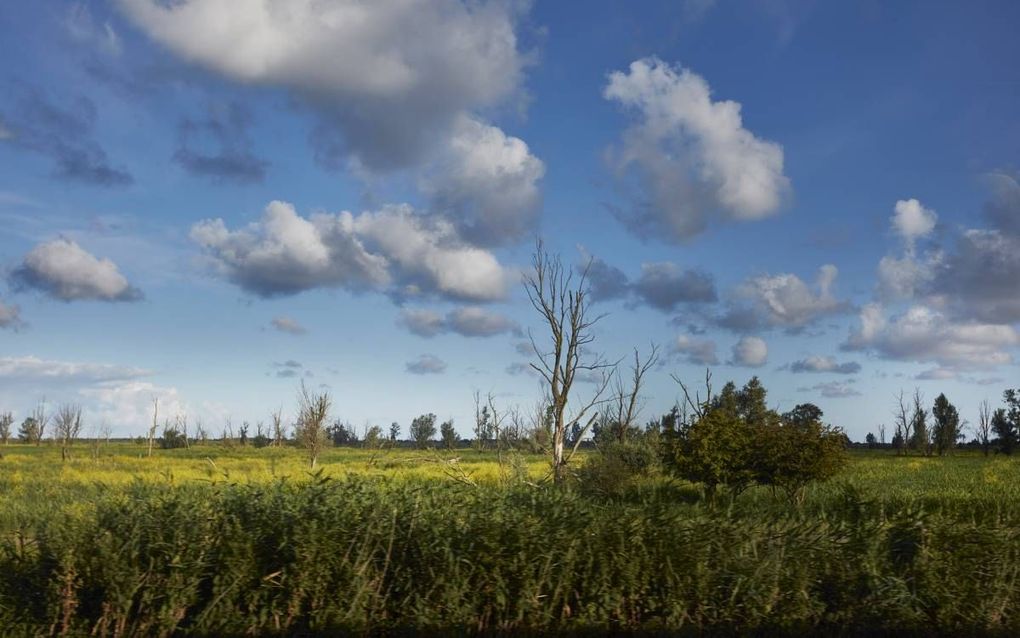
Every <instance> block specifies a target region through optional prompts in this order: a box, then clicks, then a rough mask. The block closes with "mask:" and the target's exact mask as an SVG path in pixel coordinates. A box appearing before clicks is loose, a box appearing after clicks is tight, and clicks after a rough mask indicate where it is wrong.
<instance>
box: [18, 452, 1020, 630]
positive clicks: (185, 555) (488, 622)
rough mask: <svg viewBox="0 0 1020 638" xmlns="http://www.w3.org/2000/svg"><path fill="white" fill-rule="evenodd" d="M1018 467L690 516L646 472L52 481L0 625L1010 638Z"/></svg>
mask: <svg viewBox="0 0 1020 638" xmlns="http://www.w3.org/2000/svg"><path fill="white" fill-rule="evenodd" d="M295 456H296V462H301V460H302V459H300V456H299V455H298V454H297V453H296V452H295ZM465 456H467V455H465ZM39 458H41V456H40V457H39ZM58 458H59V455H58ZM336 458H340V457H336ZM8 460H10V455H8V457H7V458H6V459H5V460H4V461H3V462H4V463H6V462H7V461H8ZM180 461H181V463H182V464H186V463H190V462H191V461H190V460H186V457H181V459H180ZM221 461H223V463H222V465H229V463H228V462H226V461H225V460H224V459H219V460H216V459H214V463H216V464H217V465H221ZM915 461H920V464H919V465H912V463H914V462H915ZM40 462H41V461H40ZM47 463H48V462H47ZM57 463H59V461H57ZM281 464H283V461H282V460H281ZM1017 467H1018V466H1017V464H1016V463H1015V462H1012V461H992V462H989V463H985V462H983V460H980V459H964V458H958V459H950V460H941V461H940V460H937V459H906V460H904V459H895V458H890V457H880V458H879V457H876V458H868V457H864V458H858V459H857V460H856V461H855V463H854V465H853V467H852V468H851V470H850V471H849V472H848V473H847V475H846V476H845V477H844V478H843V479H842V480H841V481H839V482H838V483H835V484H831V485H824V486H818V487H817V488H815V489H814V490H813V491H812V492H811V494H809V496H808V498H807V500H806V502H805V504H804V505H803V506H802V507H800V508H794V507H791V506H790V505H789V504H788V503H787V502H786V501H785V500H784V499H781V498H773V497H772V496H771V495H770V494H768V492H767V491H766V490H757V491H753V492H751V493H749V494H746V495H745V496H743V497H741V498H740V499H738V500H737V501H735V502H733V503H730V504H726V505H723V506H717V507H706V506H704V505H703V504H702V503H700V502H699V501H697V500H695V499H694V498H693V496H694V490H693V489H692V488H691V487H690V486H686V485H678V484H671V483H664V482H662V481H652V482H649V483H647V484H644V485H641V486H638V487H636V488H635V489H634V490H633V491H631V492H630V493H629V494H627V495H626V496H625V497H624V498H621V499H614V500H597V499H592V498H588V497H585V496H582V495H580V494H579V493H576V492H572V491H560V490H555V489H543V488H535V487H531V486H528V485H524V484H522V485H519V486H516V487H509V488H507V487H501V486H500V485H499V484H498V483H496V482H495V481H479V483H478V486H476V487H470V486H468V485H465V484H464V483H462V482H457V481H454V480H448V479H445V480H444V479H442V478H428V477H422V476H411V477H403V478H402V479H400V480H393V479H391V478H387V477H386V476H385V475H379V476H377V475H371V474H361V473H356V472H348V473H342V474H341V473H339V472H336V477H335V478H330V476H329V475H328V472H326V471H323V472H321V473H319V474H317V475H308V474H307V473H305V474H304V475H303V476H302V477H300V478H299V477H297V476H294V477H288V478H283V477H281V476H277V477H275V478H272V477H270V478H267V479H265V480H257V481H256V480H243V481H238V480H233V479H230V480H227V479H221V480H217V481H211V480H197V479H196V480H181V479H179V478H175V479H173V480H171V479H170V478H169V477H164V478H163V479H162V480H157V479H156V478H155V477H153V480H140V481H134V482H123V481H121V482H116V483H114V482H112V481H111V482H109V483H110V485H108V486H106V487H99V486H95V485H93V486H91V487H90V488H88V489H86V490H82V491H81V492H80V493H79V494H78V499H77V500H75V498H74V494H75V492H76V491H78V490H80V489H82V487H83V486H84V485H85V484H84V483H81V482H74V483H69V484H66V485H65V486H64V487H63V488H60V487H59V486H60V485H61V484H60V482H59V481H57V486H58V487H54V488H53V489H52V496H54V497H56V496H57V495H60V494H62V495H63V496H62V498H60V499H58V501H57V503H58V504H45V503H42V502H39V503H37V505H38V506H39V509H37V510H35V509H32V508H31V507H29V505H28V504H27V502H26V501H21V500H20V499H15V500H16V501H17V502H20V503H21V505H20V506H19V507H23V511H22V515H20V516H15V517H11V516H7V517H6V518H5V519H3V520H4V521H5V523H4V525H3V527H2V528H0V529H3V532H2V537H0V538H2V540H0V627H5V628H9V629H10V628H17V629H18V630H19V631H22V632H23V633H46V632H55V633H65V634H73V635H78V634H88V633H94V634H96V635H169V634H181V635H201V636H209V635H217V636H218V635H237V634H260V635H265V634H274V633H279V634H295V633H311V634H324V635H334V634H337V633H346V632H354V633H361V632H367V633H380V632H404V631H415V632H436V633H445V632H450V631H453V632H458V633H475V632H483V633H487V632H496V633H498V632H507V633H522V632H524V633H528V632H531V633H546V632H579V633H590V632H593V631H596V632H600V633H625V632H638V631H642V632H643V631H648V632H656V631H662V632H669V633H689V634H691V635H700V634H702V633H722V634H729V633H757V634H762V635H776V634H795V635H801V634H805V633H817V634H821V633H825V634H835V635H866V634H873V633H888V634H898V635H902V634H918V635H930V634H935V633H941V634H944V635H959V634H976V633H977V634H996V633H997V634H1002V635H1017V634H1020V499H1017V498H1015V490H1016V487H1015V479H1016V478H1017V473H1018V472H1017ZM327 469H328V468H327ZM21 471H22V472H24V471H25V470H24V468H22V470H21ZM940 475H948V476H950V477H952V476H956V477H957V478H958V481H957V482H962V483H963V485H964V487H965V489H968V490H970V491H969V494H964V493H963V492H960V491H958V489H957V488H956V486H955V483H953V482H952V481H949V480H948V479H939V478H938V477H939V476H940ZM896 477H901V478H900V479H899V481H900V482H897V481H896V480H894V479H896ZM990 477H993V478H990ZM37 480H38V479H33V478H32V477H31V476H23V477H22V479H21V481H22V483H21V487H20V488H13V487H11V485H10V483H7V484H6V485H7V487H3V485H5V484H4V483H0V499H4V497H5V496H7V495H10V494H11V493H12V492H13V491H17V490H20V489H22V488H23V487H24V484H25V483H29V484H31V483H32V482H33V481H37ZM1006 480H1010V481H1013V483H1012V485H1010V484H1008V483H1006ZM883 486H884V487H883ZM1009 494H1013V497H1009V496H1007V495H1009ZM0 502H5V503H10V502H11V501H9V500H0ZM7 507H8V506H7V505H0V510H5V509H7Z"/></svg>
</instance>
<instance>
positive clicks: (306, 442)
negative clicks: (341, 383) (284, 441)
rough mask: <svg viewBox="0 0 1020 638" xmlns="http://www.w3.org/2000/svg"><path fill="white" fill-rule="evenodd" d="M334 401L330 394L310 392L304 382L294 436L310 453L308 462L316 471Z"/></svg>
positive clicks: (299, 394)
mask: <svg viewBox="0 0 1020 638" xmlns="http://www.w3.org/2000/svg"><path fill="white" fill-rule="evenodd" d="M331 404H332V399H331V398H330V396H329V393H328V392H322V393H321V394H314V393H312V392H309V391H308V388H307V387H305V384H304V382H303V381H302V382H301V390H300V391H299V392H298V419H297V424H296V425H295V427H294V435H295V438H297V441H298V444H299V445H300V446H301V447H303V448H305V450H307V451H308V461H309V465H310V466H311V468H312V469H313V470H314V469H315V465H316V463H318V460H319V454H320V453H321V452H322V448H324V447H325V446H326V442H327V440H328V439H327V436H326V423H327V421H326V419H327V418H328V417H329V408H330V405H331Z"/></svg>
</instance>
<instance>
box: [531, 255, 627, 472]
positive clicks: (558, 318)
mask: <svg viewBox="0 0 1020 638" xmlns="http://www.w3.org/2000/svg"><path fill="white" fill-rule="evenodd" d="M590 268H591V260H589V261H588V264H587V265H586V266H585V267H584V268H583V269H582V270H581V272H580V274H579V276H578V277H577V279H576V281H575V279H574V273H573V272H571V270H570V269H565V268H564V267H563V263H562V261H560V258H559V256H553V255H550V254H549V253H548V252H546V250H545V248H544V246H543V244H542V242H541V240H539V241H538V242H537V243H536V245H535V253H534V255H533V256H532V272H530V273H528V274H526V275H525V276H524V289H525V291H526V292H527V294H528V299H529V300H530V301H531V305H532V306H534V308H535V310H537V311H538V313H539V314H540V315H541V316H542V320H543V323H544V324H545V327H546V328H547V329H548V332H547V336H548V339H549V340H548V342H546V345H545V347H541V346H539V345H538V342H537V341H536V340H535V336H534V335H533V334H532V333H531V331H529V332H528V336H529V338H530V339H531V347H532V350H534V353H535V361H534V362H532V363H531V367H532V368H534V369H535V371H537V372H538V373H539V374H540V375H541V376H542V379H543V380H544V381H545V385H546V387H547V388H548V392H549V399H550V409H551V413H552V414H551V417H552V418H551V421H552V423H551V425H552V471H553V480H554V481H555V482H556V483H558V484H559V483H562V482H563V480H564V478H565V477H566V466H567V463H568V462H569V461H570V457H571V456H573V454H574V452H576V451H577V447H578V445H579V444H580V441H581V438H582V437H581V436H578V437H577V439H576V440H575V441H574V445H573V448H572V449H571V451H570V453H569V454H567V452H566V450H565V447H566V438H567V429H568V427H569V426H570V425H572V424H573V423H581V422H582V421H581V420H582V419H583V418H584V417H585V415H586V414H587V413H588V412H589V410H591V408H592V407H594V406H595V405H596V404H597V403H599V400H600V397H601V396H602V394H603V393H604V392H605V390H606V388H607V387H608V386H609V381H610V379H611V378H612V367H613V366H612V364H610V363H607V362H606V361H605V359H604V358H602V357H601V356H600V355H596V354H592V353H590V352H589V350H588V346H589V345H590V344H591V343H592V342H593V341H595V333H594V331H593V328H594V326H595V324H596V323H598V321H599V320H600V319H601V318H602V316H603V315H594V316H593V315H592V314H591V300H590V297H589V296H588V272H589V270H590ZM579 373H580V374H592V375H597V378H596V379H594V381H595V390H594V392H593V394H592V396H591V397H590V399H589V400H588V401H587V402H586V403H582V404H580V409H577V410H575V411H574V412H573V413H572V414H571V415H570V419H569V422H568V418H567V414H566V410H567V402H568V399H569V398H570V393H571V390H572V389H573V387H574V382H575V381H576V380H577V375H578V374H579ZM594 420H595V417H594V416H593V417H591V418H590V419H589V421H588V422H587V424H586V425H585V426H584V428H583V429H582V430H581V435H582V436H583V434H584V432H585V431H587V430H588V428H590V427H591V424H592V423H593V422H594Z"/></svg>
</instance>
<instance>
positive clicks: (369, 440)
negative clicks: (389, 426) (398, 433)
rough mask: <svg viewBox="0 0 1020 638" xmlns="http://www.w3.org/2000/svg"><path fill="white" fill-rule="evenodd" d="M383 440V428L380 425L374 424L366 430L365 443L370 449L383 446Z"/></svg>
mask: <svg viewBox="0 0 1020 638" xmlns="http://www.w3.org/2000/svg"><path fill="white" fill-rule="evenodd" d="M382 441H383V430H382V428H381V427H379V426H378V425H373V426H372V427H370V428H368V429H367V430H365V436H364V445H365V447H367V448H368V449H370V450H375V449H377V448H379V447H382Z"/></svg>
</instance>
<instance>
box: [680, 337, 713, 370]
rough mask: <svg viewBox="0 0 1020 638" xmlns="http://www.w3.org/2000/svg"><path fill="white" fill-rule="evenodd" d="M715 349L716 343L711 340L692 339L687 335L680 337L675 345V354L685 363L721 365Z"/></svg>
mask: <svg viewBox="0 0 1020 638" xmlns="http://www.w3.org/2000/svg"><path fill="white" fill-rule="evenodd" d="M715 348H716V345H715V342H714V341H712V340H711V339H692V338H691V337H688V336H687V335H680V336H679V337H677V338H676V342H674V344H673V352H674V353H675V354H676V355H678V356H679V357H680V358H681V359H682V360H683V361H686V362H687V363H693V364H695V365H704V366H710V365H711V366H714V365H717V364H718V363H719V357H717V356H716V353H715Z"/></svg>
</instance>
